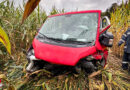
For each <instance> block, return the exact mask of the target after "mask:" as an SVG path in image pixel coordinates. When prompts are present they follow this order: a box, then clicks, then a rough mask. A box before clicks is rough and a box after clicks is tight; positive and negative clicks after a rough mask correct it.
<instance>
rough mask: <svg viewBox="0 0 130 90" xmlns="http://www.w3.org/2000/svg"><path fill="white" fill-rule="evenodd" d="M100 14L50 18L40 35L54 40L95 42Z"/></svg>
mask: <svg viewBox="0 0 130 90" xmlns="http://www.w3.org/2000/svg"><path fill="white" fill-rule="evenodd" d="M97 26H98V13H83V14H68V15H61V16H55V17H49V18H48V19H47V20H46V22H45V23H44V25H43V26H42V28H41V30H40V32H39V33H41V34H43V35H44V36H46V37H48V38H52V39H59V40H64V41H67V40H69V41H77V42H91V41H95V39H96V33H97Z"/></svg>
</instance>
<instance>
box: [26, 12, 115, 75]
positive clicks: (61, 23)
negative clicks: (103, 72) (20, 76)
mask: <svg viewBox="0 0 130 90" xmlns="http://www.w3.org/2000/svg"><path fill="white" fill-rule="evenodd" d="M109 27H110V21H109V19H108V18H107V17H106V16H105V17H101V11H100V10H90V11H77V12H68V13H64V14H57V15H52V16H49V17H48V19H47V20H46V21H45V23H44V24H43V25H42V27H41V29H40V30H39V31H38V33H37V35H36V36H35V38H34V40H33V42H32V46H31V47H30V49H29V50H28V53H27V59H28V66H27V68H26V70H27V71H28V72H34V71H36V70H38V69H46V70H49V71H50V72H53V73H55V74H57V73H63V72H64V71H66V70H72V71H73V72H76V73H79V72H80V71H82V70H84V71H85V72H87V73H91V72H93V71H95V70H97V69H98V67H99V66H101V67H104V66H105V65H106V62H107V56H108V50H107V47H111V46H112V44H113V35H112V34H111V33H109V32H107V30H108V29H109Z"/></svg>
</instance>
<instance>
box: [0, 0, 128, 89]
mask: <svg viewBox="0 0 130 90" xmlns="http://www.w3.org/2000/svg"><path fill="white" fill-rule="evenodd" d="M5 3H7V5H5ZM127 10H128V9H127V7H125V6H122V7H121V8H118V9H117V10H116V11H115V12H113V13H111V23H112V27H111V29H110V31H111V32H113V34H114V36H115V39H114V46H113V48H112V49H111V50H112V53H114V55H118V56H122V52H123V46H122V47H121V48H120V49H117V42H118V41H119V38H117V36H119V37H120V36H121V35H122V33H123V32H124V31H125V30H126V28H127V26H128V23H127V16H128V14H127V12H128V11H127ZM0 11H1V13H0V26H2V27H3V28H4V30H6V32H7V34H8V35H9V38H10V41H11V46H12V55H11V56H10V55H8V54H7V52H6V50H5V48H4V47H3V46H2V45H0V50H2V51H3V52H1V53H0V67H2V68H0V74H1V73H4V74H5V75H6V78H5V79H6V80H8V82H9V84H7V82H5V86H4V88H7V87H8V85H10V86H12V85H13V86H14V87H15V88H16V89H18V90H28V89H31V90H86V89H87V90H93V89H94V90H95V89H96V90H98V89H99V90H112V89H113V90H120V89H121V90H126V89H130V84H129V83H130V82H129V81H130V78H129V75H128V74H127V73H126V72H124V71H122V70H121V68H120V67H119V64H118V63H117V62H118V61H120V62H121V60H120V59H117V58H116V57H114V56H111V54H110V56H109V57H110V58H109V59H108V61H109V62H108V67H106V69H104V70H101V72H99V73H97V75H96V76H95V77H92V78H88V77H87V76H85V75H84V73H81V74H79V75H75V74H71V73H70V74H64V75H60V76H56V77H51V75H50V74H49V73H47V72H45V70H41V71H40V72H36V74H37V76H35V75H34V74H33V75H31V76H32V77H29V75H27V74H26V72H25V66H26V63H27V60H26V56H25V54H26V51H27V49H28V48H29V47H30V45H31V42H32V40H33V38H34V36H35V34H36V33H37V32H36V29H37V28H39V27H40V26H41V25H42V23H43V22H44V21H45V20H46V18H47V15H46V12H44V11H43V12H42V11H40V7H39V8H37V9H36V10H35V11H34V12H33V13H32V14H31V16H29V18H28V19H27V20H26V21H25V22H24V24H23V25H21V20H22V15H23V9H22V8H20V7H19V8H15V7H14V5H13V2H12V3H10V2H9V0H5V1H4V2H2V3H0ZM61 12H64V10H61V11H58V10H56V8H53V9H52V11H51V12H50V15H52V14H56V13H61ZM117 17H118V18H117ZM124 22H126V23H127V26H124V24H123V23H124ZM122 28H125V29H124V30H123V31H122V30H121V29H122ZM113 61H115V62H113ZM120 62H119V63H120ZM3 82H4V81H3ZM13 86H12V87H13ZM10 88H11V87H10Z"/></svg>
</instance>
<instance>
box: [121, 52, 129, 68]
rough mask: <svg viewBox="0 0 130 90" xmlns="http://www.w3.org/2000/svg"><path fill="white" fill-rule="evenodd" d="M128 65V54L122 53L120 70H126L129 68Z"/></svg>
mask: <svg viewBox="0 0 130 90" xmlns="http://www.w3.org/2000/svg"><path fill="white" fill-rule="evenodd" d="M129 63H130V53H126V52H124V55H123V60H122V68H123V69H124V70H127V69H128V66H129Z"/></svg>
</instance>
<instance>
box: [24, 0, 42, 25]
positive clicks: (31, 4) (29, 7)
mask: <svg viewBox="0 0 130 90" xmlns="http://www.w3.org/2000/svg"><path fill="white" fill-rule="evenodd" d="M39 2H40V0H28V2H27V4H26V6H25V10H24V15H23V19H22V23H23V22H24V20H25V19H26V18H27V17H28V16H29V15H30V14H31V13H32V12H33V10H34V9H35V8H36V6H37V5H38V4H39Z"/></svg>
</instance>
